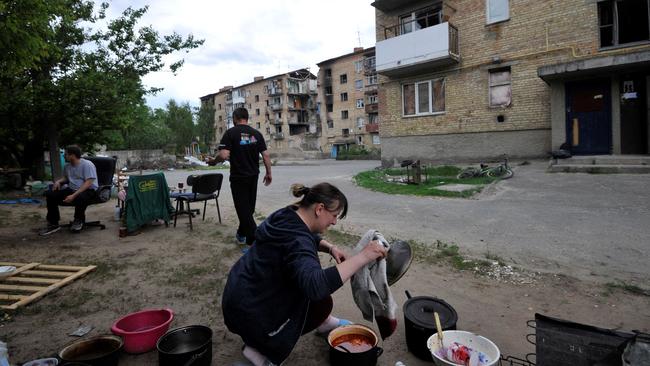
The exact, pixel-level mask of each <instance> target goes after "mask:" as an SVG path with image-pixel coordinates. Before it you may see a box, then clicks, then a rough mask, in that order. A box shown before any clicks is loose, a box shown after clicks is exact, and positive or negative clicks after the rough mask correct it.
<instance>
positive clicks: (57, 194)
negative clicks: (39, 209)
mask: <svg viewBox="0 0 650 366" xmlns="http://www.w3.org/2000/svg"><path fill="white" fill-rule="evenodd" d="M74 192H75V191H73V190H72V189H70V188H64V189H59V190H57V191H53V190H49V191H46V192H45V199H46V200H47V217H46V218H47V222H48V223H50V224H51V225H58V224H59V220H60V219H61V215H60V214H59V205H61V204H62V203H63V200H64V199H65V198H66V197H67V196H69V195H71V194H73V193H74ZM96 197H97V191H95V190H93V189H87V190H85V191H83V192H81V193H80V194H79V195H78V196H77V197H75V199H74V200H73V201H72V204H71V205H72V206H74V219H75V220H81V222H85V221H86V207H88V205H89V204H90V203H91V202H92V201H93V200H94V199H95V198H96Z"/></svg>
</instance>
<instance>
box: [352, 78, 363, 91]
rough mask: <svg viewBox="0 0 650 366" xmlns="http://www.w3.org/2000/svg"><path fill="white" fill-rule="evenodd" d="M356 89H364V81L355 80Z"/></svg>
mask: <svg viewBox="0 0 650 366" xmlns="http://www.w3.org/2000/svg"><path fill="white" fill-rule="evenodd" d="M354 88H355V89H357V90H361V89H363V80H355V81H354Z"/></svg>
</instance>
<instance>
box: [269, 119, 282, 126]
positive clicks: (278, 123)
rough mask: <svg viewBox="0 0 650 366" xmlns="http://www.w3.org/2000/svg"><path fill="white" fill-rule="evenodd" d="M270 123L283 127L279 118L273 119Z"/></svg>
mask: <svg viewBox="0 0 650 366" xmlns="http://www.w3.org/2000/svg"><path fill="white" fill-rule="evenodd" d="M269 122H271V124H273V125H281V124H282V120H281V119H279V118H275V119H272V120H270V121H269Z"/></svg>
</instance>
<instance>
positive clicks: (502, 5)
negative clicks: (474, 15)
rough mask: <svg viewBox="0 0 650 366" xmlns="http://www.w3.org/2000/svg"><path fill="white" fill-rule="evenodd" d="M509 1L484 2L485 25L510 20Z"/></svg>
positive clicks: (488, 0)
mask: <svg viewBox="0 0 650 366" xmlns="http://www.w3.org/2000/svg"><path fill="white" fill-rule="evenodd" d="M509 1H510V0H486V1H485V15H486V18H487V24H492V23H496V22H501V21H504V20H508V19H510V5H509V4H508V3H509Z"/></svg>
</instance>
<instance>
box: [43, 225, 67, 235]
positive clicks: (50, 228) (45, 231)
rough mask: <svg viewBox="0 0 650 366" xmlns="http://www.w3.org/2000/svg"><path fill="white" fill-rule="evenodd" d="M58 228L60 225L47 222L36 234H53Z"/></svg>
mask: <svg viewBox="0 0 650 366" xmlns="http://www.w3.org/2000/svg"><path fill="white" fill-rule="evenodd" d="M59 230H61V226H59V225H52V224H48V225H47V227H46V228H44V229H41V231H39V232H38V235H40V236H47V235H50V234H54V233H55V232H57V231H59Z"/></svg>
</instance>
